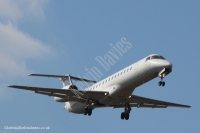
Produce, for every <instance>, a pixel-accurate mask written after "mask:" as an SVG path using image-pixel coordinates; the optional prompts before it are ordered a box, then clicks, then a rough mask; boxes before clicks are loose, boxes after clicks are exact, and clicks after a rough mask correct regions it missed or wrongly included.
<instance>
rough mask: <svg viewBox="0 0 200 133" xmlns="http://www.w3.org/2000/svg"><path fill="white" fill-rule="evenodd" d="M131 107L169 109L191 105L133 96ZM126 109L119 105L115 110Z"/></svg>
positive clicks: (130, 100) (130, 101) (130, 99)
mask: <svg viewBox="0 0 200 133" xmlns="http://www.w3.org/2000/svg"><path fill="white" fill-rule="evenodd" d="M128 101H129V103H130V106H131V107H138V108H140V107H147V108H167V107H182V108H190V107H191V106H189V105H183V104H177V103H171V102H165V101H160V100H155V99H150V98H145V97H140V96H136V95H132V96H131V97H130V98H129V99H128ZM122 107H124V104H119V105H116V106H114V108H122Z"/></svg>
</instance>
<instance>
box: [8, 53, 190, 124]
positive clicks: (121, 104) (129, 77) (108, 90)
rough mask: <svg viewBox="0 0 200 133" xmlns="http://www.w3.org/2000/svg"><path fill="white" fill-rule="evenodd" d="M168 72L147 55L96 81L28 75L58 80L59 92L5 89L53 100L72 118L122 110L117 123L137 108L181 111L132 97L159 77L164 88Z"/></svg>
mask: <svg viewBox="0 0 200 133" xmlns="http://www.w3.org/2000/svg"><path fill="white" fill-rule="evenodd" d="M171 72H172V63H170V62H169V61H168V60H166V59H165V58H164V57H163V56H161V55H158V54H151V55H149V56H147V57H145V58H143V59H141V60H139V61H138V62H136V63H134V64H132V65H130V66H128V67H126V68H124V69H122V70H120V71H118V72H116V73H114V74H113V75H111V76H109V77H107V78H105V79H103V80H101V81H99V82H96V81H93V80H89V79H83V78H79V77H74V76H71V75H70V74H68V75H66V76H62V75H47V74H30V75H29V76H40V77H51V78H59V79H60V80H61V81H62V83H63V88H62V89H57V88H42V87H31V86H19V85H10V86H8V87H11V88H17V89H23V90H29V91H34V92H35V93H37V94H43V95H47V96H53V97H54V100H55V101H57V102H65V106H64V109H66V110H68V111H69V112H72V113H76V114H84V115H88V116H90V115H92V112H93V110H94V109H96V108H103V107H113V108H124V111H123V112H122V113H121V119H122V120H123V119H125V120H128V119H129V115H130V112H131V108H132V107H137V108H142V107H144V108H167V107H182V108H190V107H191V106H189V105H182V104H177V103H171V102H166V101H160V100H155V99H150V98H145V97H141V96H137V95H133V94H132V93H133V92H134V90H135V89H136V88H137V87H139V86H141V85H143V84H145V83H146V82H149V81H150V80H152V79H154V78H156V77H159V78H160V81H159V82H158V85H159V86H165V82H164V81H163V79H164V78H165V76H167V75H168V74H169V73H171ZM73 80H75V81H81V82H89V83H94V84H92V85H91V86H90V87H87V88H85V89H83V90H79V89H78V87H77V86H75V85H73V83H72V81H73Z"/></svg>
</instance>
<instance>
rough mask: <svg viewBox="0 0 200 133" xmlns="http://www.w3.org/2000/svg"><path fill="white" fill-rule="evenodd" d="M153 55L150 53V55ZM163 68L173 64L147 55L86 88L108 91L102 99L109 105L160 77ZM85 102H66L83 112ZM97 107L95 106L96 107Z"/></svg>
mask: <svg viewBox="0 0 200 133" xmlns="http://www.w3.org/2000/svg"><path fill="white" fill-rule="evenodd" d="M150 56H153V55H149V56H148V57H150ZM163 68H168V69H171V68H172V64H171V63H170V62H169V61H167V60H164V59H151V60H147V57H145V58H143V59H141V60H140V61H138V62H136V63H134V64H132V65H130V66H128V67H126V68H124V69H122V70H120V71H118V72H116V73H114V74H113V75H111V76H109V77H107V78H105V79H103V80H101V81H99V82H98V83H96V84H94V85H92V86H90V87H89V88H86V90H87V91H108V92H109V95H108V96H107V97H106V98H104V99H102V100H100V101H99V102H100V103H101V104H104V105H105V106H109V105H112V104H114V103H115V102H119V101H120V100H122V99H124V98H128V97H129V96H130V95H131V94H132V93H133V91H134V89H135V88H137V87H138V86H140V85H142V84H144V83H146V82H148V81H150V80H152V79H154V78H156V77H158V73H159V72H160V71H162V70H163ZM85 106H86V105H85V104H82V103H79V102H66V104H65V109H66V110H68V111H70V112H73V113H81V114H82V113H83V111H84V108H85ZM94 108H95V107H94Z"/></svg>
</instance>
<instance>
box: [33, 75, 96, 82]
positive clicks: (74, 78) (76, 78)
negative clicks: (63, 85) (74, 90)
mask: <svg viewBox="0 0 200 133" xmlns="http://www.w3.org/2000/svg"><path fill="white" fill-rule="evenodd" d="M29 76H39V77H49V78H63V79H68V77H69V75H66V76H63V75H47V74H30V75H29ZM70 78H71V79H73V80H77V81H83V82H90V83H96V81H93V80H88V79H84V78H79V77H74V76H70Z"/></svg>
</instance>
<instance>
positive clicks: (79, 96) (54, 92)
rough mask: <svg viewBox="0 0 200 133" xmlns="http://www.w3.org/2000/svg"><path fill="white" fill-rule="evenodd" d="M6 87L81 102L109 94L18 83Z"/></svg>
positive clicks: (101, 97)
mask: <svg viewBox="0 0 200 133" xmlns="http://www.w3.org/2000/svg"><path fill="white" fill-rule="evenodd" d="M8 87H11V88H17V89H22V90H29V91H34V92H35V93H38V94H43V95H48V96H54V97H60V98H67V99H68V101H77V102H82V103H85V102H86V101H87V100H88V99H92V100H100V99H103V98H105V97H106V96H107V95H108V94H109V92H106V91H84V90H75V89H67V90H64V89H56V88H42V87H31V86H19V85H10V86H8Z"/></svg>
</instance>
